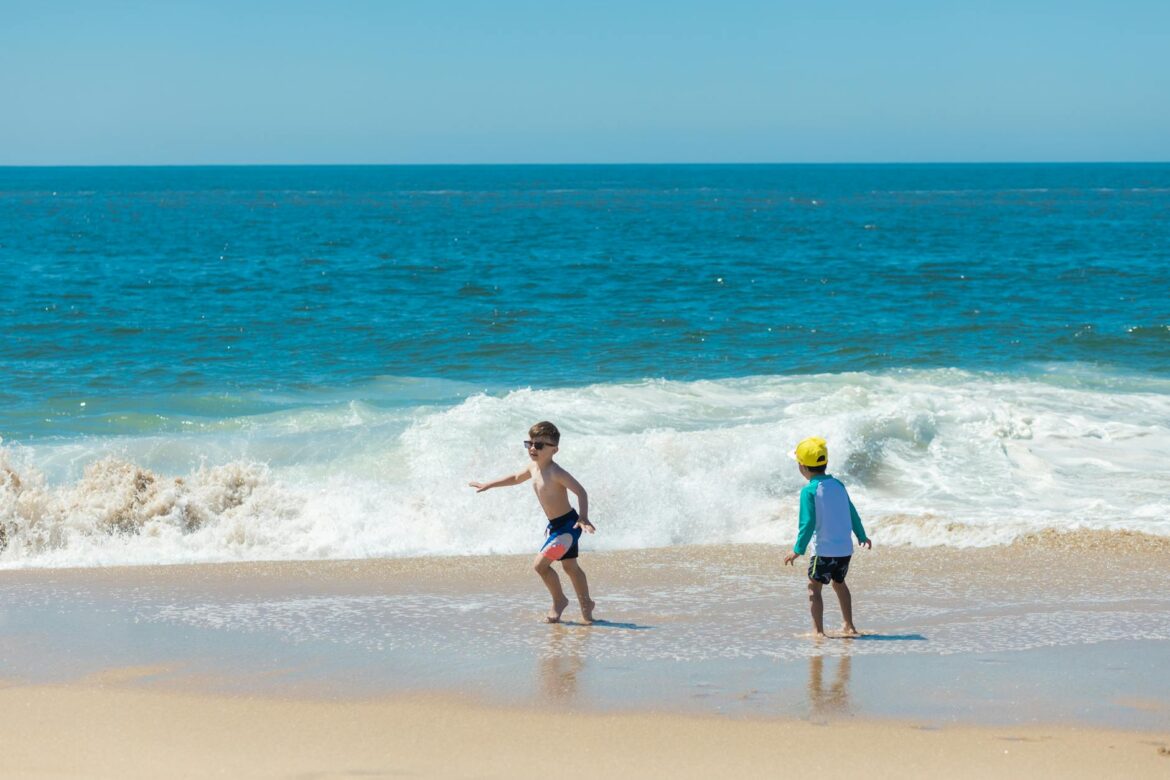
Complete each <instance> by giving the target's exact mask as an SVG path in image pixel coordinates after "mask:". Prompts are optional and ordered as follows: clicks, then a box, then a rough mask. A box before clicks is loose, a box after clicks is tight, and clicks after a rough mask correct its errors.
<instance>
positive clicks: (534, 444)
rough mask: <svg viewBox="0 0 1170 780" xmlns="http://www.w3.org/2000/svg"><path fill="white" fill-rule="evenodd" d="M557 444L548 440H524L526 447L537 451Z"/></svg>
mask: <svg viewBox="0 0 1170 780" xmlns="http://www.w3.org/2000/svg"><path fill="white" fill-rule="evenodd" d="M555 446H556V445H555V444H549V443H548V442H547V441H526V442H524V449H526V450H536V451H537V452H540V451H541V450H543V449H544V448H545V447H555Z"/></svg>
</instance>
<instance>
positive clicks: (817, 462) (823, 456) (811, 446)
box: [792, 436, 829, 467]
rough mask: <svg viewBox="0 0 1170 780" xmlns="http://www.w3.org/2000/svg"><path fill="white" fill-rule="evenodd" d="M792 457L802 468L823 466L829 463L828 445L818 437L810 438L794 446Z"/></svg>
mask: <svg viewBox="0 0 1170 780" xmlns="http://www.w3.org/2000/svg"><path fill="white" fill-rule="evenodd" d="M792 456H793V457H794V458H796V462H797V463H799V464H800V465H802V466H814V467H815V466H824V465H826V464H828V462H829V445H828V444H826V443H825V440H824V439H822V438H821V437H820V436H810V437H808V438H807V439H805V440H804V441H802V442H801V443H800V444H797V445H796V452H794V453H792Z"/></svg>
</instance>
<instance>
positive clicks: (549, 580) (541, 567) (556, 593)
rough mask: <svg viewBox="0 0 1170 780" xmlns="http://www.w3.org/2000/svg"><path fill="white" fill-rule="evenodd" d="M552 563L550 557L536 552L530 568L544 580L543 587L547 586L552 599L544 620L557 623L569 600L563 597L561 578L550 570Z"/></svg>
mask: <svg viewBox="0 0 1170 780" xmlns="http://www.w3.org/2000/svg"><path fill="white" fill-rule="evenodd" d="M552 563H553V562H552V559H550V558H546V557H544V556H543V555H541V554H537V556H536V560H535V561H533V562H532V568H533V569H534V570H535V571H536V573H537V574H539V575H540V578H541V579H542V580H544V587H546V588H548V593H549V595H550V596H552V600H553V605H552V609H551V610H549V613H548V615H547V616H546V617H545V619H544V620H545V622H546V623H559V622H560V621H561V613H562V612H564V611H565V607H567V606H569V600H568V599H567V598H565V592H564V591H563V590H561V580H560V577H558V576H557V573H556V572H555V571H553V570H552Z"/></svg>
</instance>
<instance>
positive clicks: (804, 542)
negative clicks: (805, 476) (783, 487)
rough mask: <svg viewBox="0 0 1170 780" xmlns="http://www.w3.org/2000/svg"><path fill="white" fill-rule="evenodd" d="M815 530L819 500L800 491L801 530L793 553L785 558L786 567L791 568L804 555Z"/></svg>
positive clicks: (804, 491)
mask: <svg viewBox="0 0 1170 780" xmlns="http://www.w3.org/2000/svg"><path fill="white" fill-rule="evenodd" d="M815 530H817V500H816V498H814V497H813V494H812V493H810V492H808V491H807V490H802V491H800V528H799V529H798V530H797V532H796V544H794V545H793V546H792V552H790V553H788V555H785V556H784V563H785V564H786V565H789V566H791V565H792V562H793V561H795V560H796V559H797V558H799V557H800V556H802V555H804V551H805V550H807V549H808V543H809V542H810V541H812V536H813V531H815Z"/></svg>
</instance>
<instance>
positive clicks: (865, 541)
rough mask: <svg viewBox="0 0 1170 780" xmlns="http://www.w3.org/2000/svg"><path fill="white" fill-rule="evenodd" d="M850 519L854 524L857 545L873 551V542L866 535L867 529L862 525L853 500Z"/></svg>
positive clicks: (850, 505) (850, 506)
mask: <svg viewBox="0 0 1170 780" xmlns="http://www.w3.org/2000/svg"><path fill="white" fill-rule="evenodd" d="M849 519H850V520H851V521H852V522H853V534H854V535H855V536H856V537H857V543H858V544H860V545H862V546H863V547H865V549H867V550H872V549H873V542H872V541H870V538H869V537H868V536H866V535H865V528H864V527H863V526H862V525H861V515H859V514H857V509H856V508H855V507H854V506H853V501H852V499H851V500H850V501H849Z"/></svg>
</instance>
